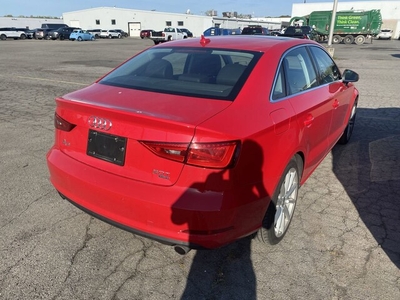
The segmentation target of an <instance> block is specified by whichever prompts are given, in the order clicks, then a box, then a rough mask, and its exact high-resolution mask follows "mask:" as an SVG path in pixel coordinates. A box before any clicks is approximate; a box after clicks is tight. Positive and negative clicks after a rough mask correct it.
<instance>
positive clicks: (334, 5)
mask: <svg viewBox="0 0 400 300" xmlns="http://www.w3.org/2000/svg"><path fill="white" fill-rule="evenodd" d="M337 4H338V0H334V1H333V9H332V17H331V25H330V26H329V37H328V51H329V53H330V54H331V56H333V52H334V49H333V48H332V39H333V29H334V27H335V21H336V11H337Z"/></svg>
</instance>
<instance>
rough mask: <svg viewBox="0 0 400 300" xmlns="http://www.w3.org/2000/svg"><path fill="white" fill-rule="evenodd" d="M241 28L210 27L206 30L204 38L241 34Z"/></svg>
mask: <svg viewBox="0 0 400 300" xmlns="http://www.w3.org/2000/svg"><path fill="white" fill-rule="evenodd" d="M241 33H242V31H241V30H240V28H220V27H210V28H208V29H206V30H204V32H203V35H204V36H214V35H236V34H241Z"/></svg>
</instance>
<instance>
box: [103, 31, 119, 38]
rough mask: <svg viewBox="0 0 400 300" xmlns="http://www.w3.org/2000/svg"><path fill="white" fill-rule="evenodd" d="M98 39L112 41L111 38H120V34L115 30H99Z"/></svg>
mask: <svg viewBox="0 0 400 300" xmlns="http://www.w3.org/2000/svg"><path fill="white" fill-rule="evenodd" d="M100 37H101V38H107V39H112V38H119V39H120V38H122V35H121V33H119V32H118V31H116V30H115V29H110V30H104V29H103V30H101V32H100Z"/></svg>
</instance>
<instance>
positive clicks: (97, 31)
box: [88, 29, 107, 39]
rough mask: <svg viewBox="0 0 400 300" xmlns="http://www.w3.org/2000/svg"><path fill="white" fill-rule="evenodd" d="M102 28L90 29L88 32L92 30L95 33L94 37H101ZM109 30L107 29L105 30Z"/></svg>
mask: <svg viewBox="0 0 400 300" xmlns="http://www.w3.org/2000/svg"><path fill="white" fill-rule="evenodd" d="M101 31H102V30H101V29H89V30H88V32H90V33H91V34H92V35H94V37H95V38H96V39H98V38H100V33H101ZM105 31H107V30H105Z"/></svg>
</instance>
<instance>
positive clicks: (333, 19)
mask: <svg viewBox="0 0 400 300" xmlns="http://www.w3.org/2000/svg"><path fill="white" fill-rule="evenodd" d="M304 1H306V0H304ZM337 5H338V0H334V1H333V9H332V18H331V25H330V26H329V38H328V47H327V48H328V51H329V53H330V54H331V56H332V57H333V53H334V51H335V50H334V49H333V47H332V39H333V29H334V28H335V21H336V11H337Z"/></svg>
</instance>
